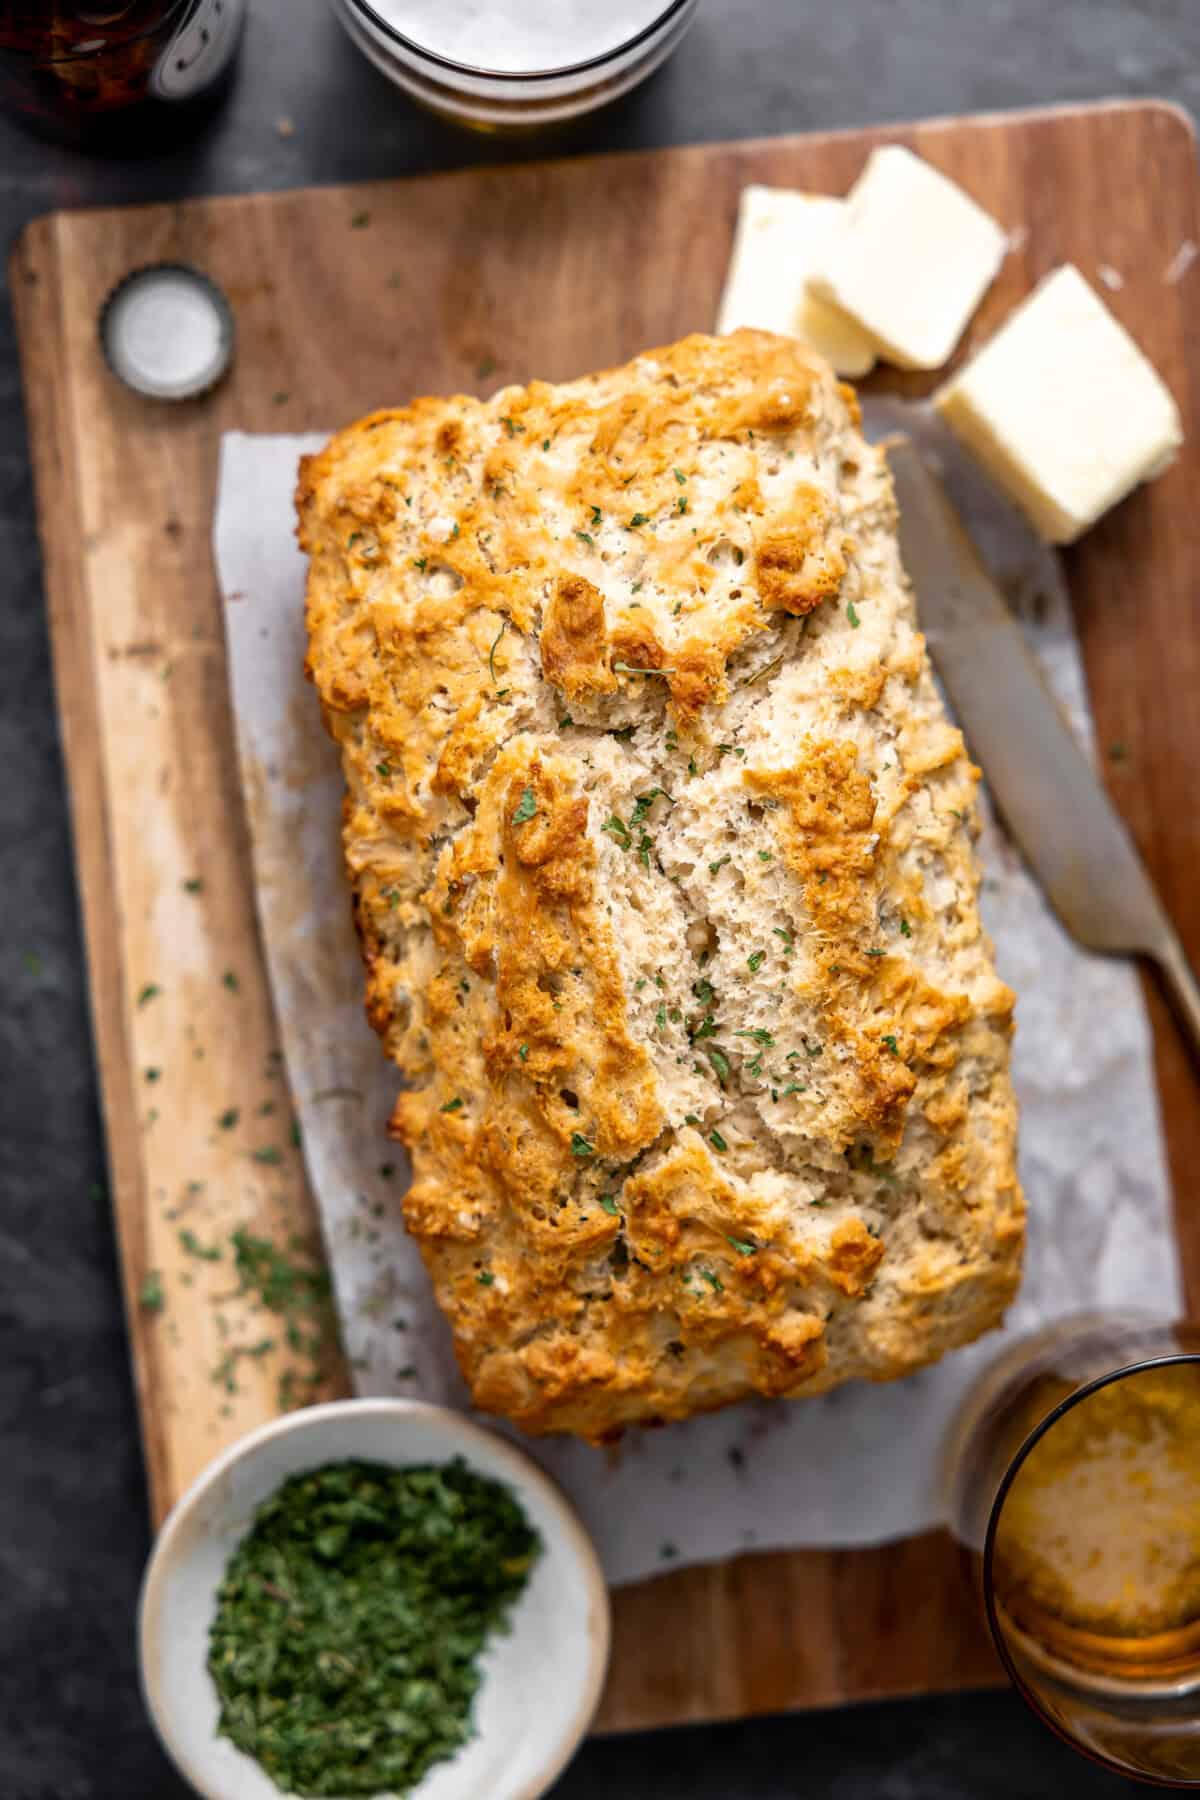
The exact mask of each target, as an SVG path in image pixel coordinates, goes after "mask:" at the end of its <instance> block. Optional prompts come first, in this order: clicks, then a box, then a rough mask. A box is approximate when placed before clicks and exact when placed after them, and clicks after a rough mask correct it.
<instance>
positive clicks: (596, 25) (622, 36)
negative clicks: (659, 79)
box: [371, 0, 670, 75]
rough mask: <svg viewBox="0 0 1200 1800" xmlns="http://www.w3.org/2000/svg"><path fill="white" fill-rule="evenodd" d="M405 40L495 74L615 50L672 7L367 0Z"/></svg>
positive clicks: (643, 1) (563, 64) (536, 0)
mask: <svg viewBox="0 0 1200 1800" xmlns="http://www.w3.org/2000/svg"><path fill="white" fill-rule="evenodd" d="M371 6H372V10H373V11H374V12H375V13H377V14H378V16H379V17H380V18H381V19H382V20H383V21H384V23H385V24H387V25H390V26H391V28H392V29H393V31H398V32H400V33H401V34H402V35H403V36H404V37H406V38H408V39H409V40H410V42H412V43H414V44H417V45H419V46H420V47H421V48H422V49H423V50H428V51H430V52H432V53H433V54H434V55H435V56H444V57H446V58H447V59H448V60H449V61H450V62H456V63H463V64H465V65H466V66H467V67H469V68H473V69H488V70H494V71H495V72H496V73H498V74H505V75H516V74H534V73H540V72H543V71H547V70H552V69H562V68H568V67H571V66H573V65H574V64H576V63H584V62H590V61H592V59H593V58H594V57H598V56H607V55H610V54H611V53H612V52H613V51H614V50H619V49H620V48H621V46H622V45H623V44H627V43H628V42H629V40H630V39H631V38H634V37H637V35H638V34H639V32H642V31H645V30H646V28H647V27H648V26H650V25H652V24H653V23H654V22H655V20H656V19H659V18H661V17H662V15H663V14H664V13H665V12H668V11H670V7H669V5H667V4H665V3H664V0H607V3H606V4H605V5H604V6H597V5H596V0H507V4H506V3H505V0H371Z"/></svg>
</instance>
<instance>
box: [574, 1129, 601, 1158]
mask: <svg viewBox="0 0 1200 1800" xmlns="http://www.w3.org/2000/svg"><path fill="white" fill-rule="evenodd" d="M595 1154H596V1146H595V1144H589V1143H588V1140H587V1139H586V1138H585V1137H584V1135H583V1133H582V1131H573V1132H572V1133H571V1155H572V1156H595Z"/></svg>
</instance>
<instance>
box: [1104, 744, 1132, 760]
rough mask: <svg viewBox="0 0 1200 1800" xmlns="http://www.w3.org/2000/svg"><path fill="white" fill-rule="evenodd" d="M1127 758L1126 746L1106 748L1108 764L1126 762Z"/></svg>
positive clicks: (1118, 745) (1114, 745) (1127, 747)
mask: <svg viewBox="0 0 1200 1800" xmlns="http://www.w3.org/2000/svg"><path fill="white" fill-rule="evenodd" d="M1128 758H1129V745H1128V744H1110V745H1109V746H1108V760H1109V761H1110V762H1126V761H1128Z"/></svg>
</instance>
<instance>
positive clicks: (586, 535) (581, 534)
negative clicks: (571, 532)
mask: <svg viewBox="0 0 1200 1800" xmlns="http://www.w3.org/2000/svg"><path fill="white" fill-rule="evenodd" d="M575 536H576V537H577V538H579V539H580V540H581V541H582V542H583V543H585V544H587V545H588V547H589V548H590V549H592V550H594V549H595V548H596V540H595V538H594V537H593V536H592V535H591V533H590V532H588V531H577V532H576V533H575Z"/></svg>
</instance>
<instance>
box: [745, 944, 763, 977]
mask: <svg viewBox="0 0 1200 1800" xmlns="http://www.w3.org/2000/svg"><path fill="white" fill-rule="evenodd" d="M766 960H767V953H766V951H765V950H755V951H753V952H752V953H751V954H750V955H749V956H748V957H747V958H746V967H747V968H748V969H749V971H750V973H751V974H752V975H757V974H758V971H759V970H760V969H761V968H762V966H763V964H764V963H765V962H766Z"/></svg>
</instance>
